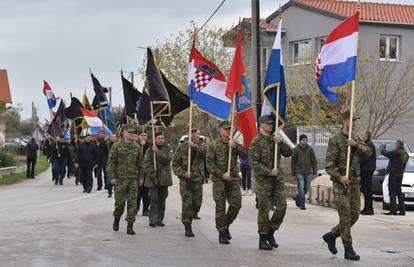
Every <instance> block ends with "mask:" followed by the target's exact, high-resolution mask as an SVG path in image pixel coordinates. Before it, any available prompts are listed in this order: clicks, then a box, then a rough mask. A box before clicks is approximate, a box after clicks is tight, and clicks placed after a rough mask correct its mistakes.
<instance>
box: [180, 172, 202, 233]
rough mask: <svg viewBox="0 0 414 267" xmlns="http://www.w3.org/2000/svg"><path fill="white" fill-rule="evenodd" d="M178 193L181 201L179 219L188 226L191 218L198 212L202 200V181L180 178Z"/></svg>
mask: <svg viewBox="0 0 414 267" xmlns="http://www.w3.org/2000/svg"><path fill="white" fill-rule="evenodd" d="M180 195H181V201H182V209H181V221H182V223H183V224H184V225H185V226H190V225H191V223H192V221H193V218H194V216H195V215H197V213H198V212H199V210H200V208H201V203H202V201H203V181H196V182H195V181H191V180H187V179H185V178H181V179H180Z"/></svg>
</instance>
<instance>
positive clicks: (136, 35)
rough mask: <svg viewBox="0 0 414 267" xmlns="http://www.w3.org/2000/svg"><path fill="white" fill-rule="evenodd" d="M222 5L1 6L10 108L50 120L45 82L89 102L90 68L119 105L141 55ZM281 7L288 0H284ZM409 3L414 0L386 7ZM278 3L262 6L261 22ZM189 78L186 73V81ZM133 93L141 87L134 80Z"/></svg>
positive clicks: (25, 1) (243, 10)
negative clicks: (127, 75)
mask: <svg viewBox="0 0 414 267" xmlns="http://www.w3.org/2000/svg"><path fill="white" fill-rule="evenodd" d="M220 2H221V0H205V1H195V0H117V1H115V0H112V1H109V0H32V1H30V0H18V1H16V0H0V68H6V69H7V70H8V74H9V82H10V88H11V93H12V99H13V104H14V105H18V104H21V107H22V108H23V112H22V117H23V118H28V117H30V116H31V108H30V107H31V102H32V101H34V103H35V106H36V107H37V108H38V111H39V114H38V115H39V117H40V119H41V121H42V122H43V121H44V118H48V117H49V112H48V107H47V103H46V99H45V96H44V95H43V93H42V88H43V80H47V81H48V82H49V84H50V85H51V87H52V90H53V91H54V93H55V95H56V96H60V97H63V98H64V99H65V100H66V102H69V92H72V94H73V95H74V96H77V97H78V98H81V97H82V95H83V92H84V90H85V88H86V89H87V90H86V92H87V95H88V96H89V97H92V96H93V89H92V82H91V79H90V76H89V67H91V68H92V71H93V72H94V74H95V75H96V77H97V78H98V79H99V80H100V82H101V83H102V84H103V85H104V86H112V88H113V92H114V94H113V104H112V105H113V106H118V105H119V104H122V105H123V95H122V91H121V90H120V89H121V86H122V85H121V79H120V73H119V71H120V70H121V69H123V70H125V71H135V72H136V71H137V69H138V67H139V66H141V64H142V60H143V56H144V52H145V50H142V49H138V48H137V46H148V45H153V44H154V40H155V39H163V38H165V37H168V36H169V35H170V34H173V33H176V32H178V31H179V30H184V29H186V28H187V27H188V26H189V22H190V21H191V20H194V21H195V22H196V23H197V24H199V25H201V24H202V23H203V22H204V21H205V20H206V19H207V18H208V17H209V15H210V14H211V13H212V12H213V11H214V9H215V8H216V7H217V6H218V5H219V4H220ZM282 2H285V1H282ZM385 2H399V3H414V0H400V1H385ZM250 4H251V1H250V0H227V1H226V2H225V4H224V5H223V7H222V8H221V9H220V11H219V12H218V13H217V14H216V16H215V17H214V18H213V19H212V20H211V22H210V23H209V26H224V27H229V26H231V25H232V24H234V23H236V22H237V21H238V18H239V16H240V17H250V16H251V10H250V8H251V6H250ZM278 6H279V1H277V0H276V1H275V0H261V16H262V17H266V16H268V15H269V14H271V13H272V12H273V11H275V10H276V9H277V7H278ZM183 75H186V74H183ZM136 86H137V87H138V88H139V89H141V88H140V87H141V86H142V82H141V81H140V80H139V77H136Z"/></svg>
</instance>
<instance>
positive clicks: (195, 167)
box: [172, 142, 207, 181]
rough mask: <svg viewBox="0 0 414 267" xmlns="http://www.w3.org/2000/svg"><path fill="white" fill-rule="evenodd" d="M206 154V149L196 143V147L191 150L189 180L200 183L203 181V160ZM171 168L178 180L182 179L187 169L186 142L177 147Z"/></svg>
mask: <svg viewBox="0 0 414 267" xmlns="http://www.w3.org/2000/svg"><path fill="white" fill-rule="evenodd" d="M206 154H207V147H206V146H205V145H204V144H201V143H198V144H197V147H195V148H191V169H190V170H191V175H192V176H191V179H192V180H193V181H202V180H203V179H204V158H205V156H206ZM172 168H173V171H174V173H175V175H177V176H178V178H180V179H181V178H184V177H185V174H186V173H187V169H188V146H187V142H184V143H182V144H180V145H178V147H177V149H176V150H175V155H174V159H173V163H172Z"/></svg>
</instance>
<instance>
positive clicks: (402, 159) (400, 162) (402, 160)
mask: <svg viewBox="0 0 414 267" xmlns="http://www.w3.org/2000/svg"><path fill="white" fill-rule="evenodd" d="M381 154H383V155H384V156H386V157H387V158H389V162H388V168H387V172H388V174H389V175H390V177H402V176H403V175H404V171H405V166H406V165H407V162H408V158H409V156H408V153H407V152H406V151H405V149H404V148H401V149H399V150H396V149H394V150H391V151H387V149H386V148H385V146H383V147H381Z"/></svg>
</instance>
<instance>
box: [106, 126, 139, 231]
mask: <svg viewBox="0 0 414 267" xmlns="http://www.w3.org/2000/svg"><path fill="white" fill-rule="evenodd" d="M134 131H135V129H134V128H133V127H132V126H126V127H125V130H124V133H123V134H124V138H123V139H122V140H121V141H119V142H116V143H114V144H113V145H112V148H111V152H110V154H109V159H108V175H109V177H110V178H111V182H112V184H113V185H114V186H116V190H115V210H114V213H113V215H114V223H113V229H114V231H118V230H119V220H120V218H121V216H122V213H123V212H124V208H125V202H126V203H127V216H126V221H127V222H128V226H127V234H128V235H135V232H134V229H133V224H134V222H135V216H136V214H137V194H138V193H137V192H138V177H140V175H141V173H142V172H143V167H142V154H141V150H140V148H139V146H138V145H137V144H136V143H135V142H134V139H133V138H134V136H133V135H134Z"/></svg>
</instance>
